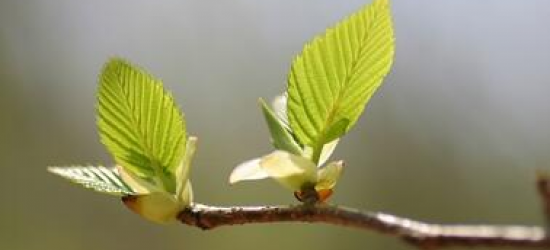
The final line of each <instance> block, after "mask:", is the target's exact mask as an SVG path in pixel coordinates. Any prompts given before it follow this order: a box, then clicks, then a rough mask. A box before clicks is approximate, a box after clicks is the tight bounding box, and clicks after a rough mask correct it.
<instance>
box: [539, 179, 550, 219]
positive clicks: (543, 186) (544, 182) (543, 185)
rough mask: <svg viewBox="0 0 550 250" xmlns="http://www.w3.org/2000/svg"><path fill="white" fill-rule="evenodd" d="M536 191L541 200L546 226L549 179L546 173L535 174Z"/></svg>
mask: <svg viewBox="0 0 550 250" xmlns="http://www.w3.org/2000/svg"><path fill="white" fill-rule="evenodd" d="M537 189H538V191H539V195H540V196H541V199H542V206H543V210H544V215H545V216H546V222H547V225H550V177H549V175H548V173H546V172H543V171H539V172H538V173H537Z"/></svg>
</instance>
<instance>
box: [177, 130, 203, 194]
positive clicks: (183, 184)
mask: <svg viewBox="0 0 550 250" xmlns="http://www.w3.org/2000/svg"><path fill="white" fill-rule="evenodd" d="M197 140H198V138H197V137H194V136H191V137H189V139H188V140H187V145H186V146H185V156H184V157H183V160H182V163H181V164H180V166H179V167H178V169H177V171H176V197H179V198H182V197H184V195H183V193H184V191H185V189H186V188H187V185H188V183H189V172H190V170H191V162H192V161H193V157H194V156H195V150H196V149H197ZM187 191H188V192H189V191H190V190H187Z"/></svg>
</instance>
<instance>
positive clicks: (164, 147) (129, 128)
mask: <svg viewBox="0 0 550 250" xmlns="http://www.w3.org/2000/svg"><path fill="white" fill-rule="evenodd" d="M99 84H100V86H99V92H98V101H99V105H98V122H97V124H98V127H99V132H100V137H101V141H102V142H103V144H105V146H106V147H107V149H108V150H109V152H110V153H111V154H112V155H113V157H114V158H115V161H116V163H117V164H118V165H121V166H122V167H124V168H126V169H128V170H129V171H131V172H133V173H135V174H136V175H138V176H139V177H151V176H155V177H156V178H158V179H160V182H161V183H162V184H163V185H165V189H166V190H167V191H170V192H173V191H174V189H175V186H174V185H173V183H174V181H173V178H174V175H175V173H174V172H175V170H176V168H177V167H178V166H179V165H180V164H181V161H182V158H183V156H184V152H185V144H186V131H185V122H184V119H183V114H182V113H181V112H180V110H179V109H178V108H177V106H176V104H175V103H174V100H173V98H172V96H171V94H170V93H168V92H166V91H165V90H164V89H163V87H162V82H161V81H160V80H158V79H156V78H154V77H153V76H151V75H149V74H148V73H146V72H145V71H143V70H142V69H140V68H138V67H136V66H134V65H132V64H130V63H128V62H126V61H124V60H122V59H117V58H115V59H112V60H110V61H109V62H108V63H107V64H106V65H105V67H104V69H103V72H102V74H101V76H100V80H99Z"/></svg>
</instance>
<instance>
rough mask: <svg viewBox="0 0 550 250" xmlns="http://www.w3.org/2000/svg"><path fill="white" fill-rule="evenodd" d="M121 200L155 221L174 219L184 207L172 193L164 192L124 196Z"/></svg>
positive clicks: (170, 220) (130, 207)
mask: <svg viewBox="0 0 550 250" xmlns="http://www.w3.org/2000/svg"><path fill="white" fill-rule="evenodd" d="M122 201H123V202H124V204H125V205H126V206H127V207H128V208H129V209H130V210H132V211H134V212H135V213H137V214H139V215H141V216H142V217H143V218H145V219H148V220H150V221H153V222H156V223H168V222H172V221H174V220H175V219H176V216H177V215H178V213H179V212H181V210H182V209H183V208H184V207H185V206H184V204H182V203H180V202H179V201H178V200H177V199H176V198H174V196H173V195H170V194H168V193H166V192H159V193H151V194H146V195H132V196H125V197H123V198H122Z"/></svg>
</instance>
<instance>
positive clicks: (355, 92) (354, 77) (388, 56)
mask: <svg viewBox="0 0 550 250" xmlns="http://www.w3.org/2000/svg"><path fill="white" fill-rule="evenodd" d="M393 54H394V38H393V29H392V20H391V14H390V8H389V1H388V0H375V1H374V2H373V3H372V4H370V5H368V6H366V7H364V8H363V9H361V10H360V11H358V12H357V13H355V14H353V15H351V16H349V17H348V18H346V19H344V20H343V21H341V22H340V23H338V24H337V25H336V26H334V27H333V28H330V29H328V30H327V31H326V32H325V34H322V35H321V36H318V37H316V38H315V39H313V41H312V42H310V43H309V44H307V45H306V46H305V47H304V50H303V51H302V53H301V54H300V55H299V56H298V57H296V58H295V60H294V61H293V62H292V66H291V70H290V73H289V76H288V90H287V92H288V98H289V100H288V118H289V122H290V127H291V128H292V131H293V132H294V134H295V135H296V137H297V138H298V140H299V142H300V143H301V144H302V145H308V146H311V147H313V148H314V151H315V152H314V153H313V157H314V158H313V161H315V162H317V161H318V157H319V151H320V150H321V147H322V146H323V145H324V144H326V143H327V142H329V141H331V140H333V139H335V138H338V137H341V136H342V135H344V134H345V133H346V132H347V131H348V130H349V129H350V128H351V127H352V126H353V125H354V124H355V122H356V121H357V119H358V118H359V116H360V115H361V113H362V112H363V109H364V107H365V105H366V103H367V102H368V100H369V99H370V97H371V96H372V95H373V93H374V92H375V91H376V89H377V88H378V87H379V86H380V85H381V83H382V80H383V78H384V76H386V74H387V73H388V72H389V69H390V66H391V64H392V59H393Z"/></svg>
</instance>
